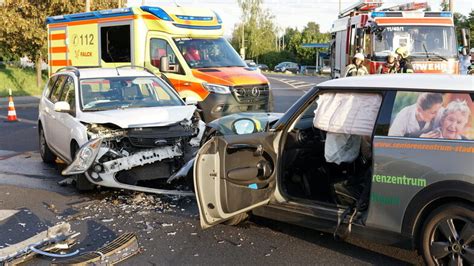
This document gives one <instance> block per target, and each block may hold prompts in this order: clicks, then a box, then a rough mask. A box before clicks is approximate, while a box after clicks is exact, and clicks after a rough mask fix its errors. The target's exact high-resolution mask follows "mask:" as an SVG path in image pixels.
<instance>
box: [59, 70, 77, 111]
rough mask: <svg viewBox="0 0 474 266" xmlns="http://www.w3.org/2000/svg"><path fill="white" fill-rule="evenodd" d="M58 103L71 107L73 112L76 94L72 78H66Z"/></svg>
mask: <svg viewBox="0 0 474 266" xmlns="http://www.w3.org/2000/svg"><path fill="white" fill-rule="evenodd" d="M59 101H65V102H67V103H68V104H69V106H70V107H71V111H74V110H75V107H76V92H75V86H74V79H73V78H72V77H68V78H67V80H66V83H65V84H64V87H63V92H62V94H61V97H60V98H59Z"/></svg>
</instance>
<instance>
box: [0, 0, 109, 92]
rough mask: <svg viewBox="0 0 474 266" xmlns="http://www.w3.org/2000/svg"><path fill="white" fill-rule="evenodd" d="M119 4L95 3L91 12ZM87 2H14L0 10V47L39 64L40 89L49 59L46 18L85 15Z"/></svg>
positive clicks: (35, 0)
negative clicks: (42, 75) (75, 14)
mask: <svg viewBox="0 0 474 266" xmlns="http://www.w3.org/2000/svg"><path fill="white" fill-rule="evenodd" d="M116 7H117V2H116V1H106V0H95V1H93V5H92V9H93V10H97V9H109V8H116ZM84 9H85V1H79V0H74V1H63V0H15V1H8V2H6V3H5V4H4V6H3V7H2V8H1V9H0V47H2V49H5V50H6V51H8V52H9V53H11V54H13V55H16V56H18V57H22V56H28V57H29V58H30V59H31V60H32V61H33V62H35V65H36V74H37V75H36V76H37V85H38V86H41V81H42V80H41V63H42V61H43V60H44V61H46V58H47V29H46V25H45V21H46V17H49V16H56V15H64V14H71V13H78V12H83V11H84Z"/></svg>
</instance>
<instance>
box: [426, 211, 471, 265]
mask: <svg viewBox="0 0 474 266" xmlns="http://www.w3.org/2000/svg"><path fill="white" fill-rule="evenodd" d="M420 241H421V242H420V243H419V247H420V253H421V254H422V256H423V259H424V260H425V262H426V264H427V265H448V264H449V265H451V264H452V263H454V265H474V207H472V206H469V205H467V204H463V203H450V204H446V205H442V206H441V207H439V208H437V209H435V210H434V211H433V212H432V213H431V214H430V215H429V216H428V218H427V219H426V220H425V222H424V223H423V227H422V229H421V232H420Z"/></svg>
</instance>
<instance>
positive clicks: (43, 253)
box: [30, 246, 79, 258]
mask: <svg viewBox="0 0 474 266" xmlns="http://www.w3.org/2000/svg"><path fill="white" fill-rule="evenodd" d="M30 250H31V251H33V252H35V253H38V254H40V255H43V256H46V257H52V258H69V257H72V256H75V255H77V254H79V250H78V249H77V250H76V251H74V252H72V253H67V254H55V253H49V252H46V251H43V250H41V249H37V248H36V247H35V246H30Z"/></svg>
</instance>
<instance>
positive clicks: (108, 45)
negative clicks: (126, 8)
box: [100, 25, 131, 63]
mask: <svg viewBox="0 0 474 266" xmlns="http://www.w3.org/2000/svg"><path fill="white" fill-rule="evenodd" d="M100 36H101V37H100V38H101V39H100V40H101V56H102V60H104V61H105V62H107V63H115V62H131V44H130V40H131V38H130V25H120V26H109V27H101V28H100Z"/></svg>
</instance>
